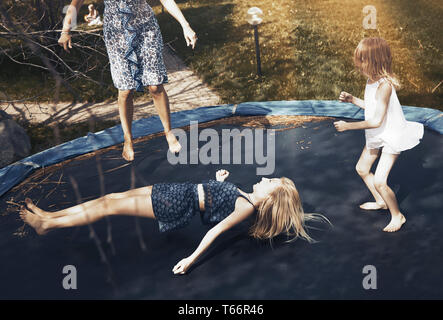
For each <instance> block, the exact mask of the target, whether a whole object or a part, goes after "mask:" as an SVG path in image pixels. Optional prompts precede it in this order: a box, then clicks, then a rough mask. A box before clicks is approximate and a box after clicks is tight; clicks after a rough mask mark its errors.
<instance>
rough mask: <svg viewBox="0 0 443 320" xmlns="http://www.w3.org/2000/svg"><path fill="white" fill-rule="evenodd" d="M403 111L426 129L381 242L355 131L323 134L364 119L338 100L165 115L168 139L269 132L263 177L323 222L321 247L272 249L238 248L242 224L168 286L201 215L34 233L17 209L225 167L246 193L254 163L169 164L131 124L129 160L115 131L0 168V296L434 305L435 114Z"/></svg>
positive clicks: (163, 147) (394, 182)
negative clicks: (73, 277)
mask: <svg viewBox="0 0 443 320" xmlns="http://www.w3.org/2000/svg"><path fill="white" fill-rule="evenodd" d="M404 111H405V115H406V118H407V119H408V120H414V121H420V122H422V123H424V124H425V127H426V129H425V135H424V138H423V140H422V142H421V143H420V144H419V145H418V146H417V147H416V148H414V149H412V150H409V151H406V152H404V153H402V155H401V156H400V159H399V160H398V161H397V163H396V164H395V166H394V168H393V169H392V171H391V174H390V180H389V184H390V186H392V188H393V189H394V191H395V192H396V195H397V199H398V202H399V205H400V208H401V210H402V212H404V214H405V216H406V218H407V222H406V224H405V225H404V226H403V227H402V229H401V230H400V231H399V232H396V233H392V234H391V233H385V232H382V229H383V227H384V226H386V224H387V223H388V222H389V218H390V216H389V214H388V212H387V211H384V210H380V211H375V212H368V211H363V210H361V209H359V207H358V205H359V204H361V203H362V202H365V201H368V200H369V199H370V194H369V191H368V190H367V189H366V187H365V185H364V183H363V182H362V181H361V179H360V177H359V176H358V174H357V173H356V172H355V164H356V162H357V160H358V157H359V155H360V153H361V150H362V148H363V145H364V133H363V131H347V132H343V133H338V132H336V130H335V128H334V126H333V121H336V120H337V119H350V118H351V119H362V118H363V113H362V112H361V110H359V109H358V108H356V107H354V106H351V105H349V104H343V103H339V102H336V101H281V102H262V103H260V102H251V103H242V104H239V105H236V106H234V105H222V106H214V107H204V108H199V109H195V110H190V111H183V112H179V113H174V114H172V115H171V118H172V124H173V126H174V127H176V128H177V127H184V126H186V125H189V123H190V121H191V120H198V121H199V130H202V129H204V128H211V129H214V130H216V132H218V133H219V135H220V136H221V132H222V130H224V129H229V130H233V129H239V130H240V131H241V130H243V129H245V128H251V130H252V131H254V132H255V131H256V130H258V129H260V130H262V129H266V130H264V135H265V138H267V135H273V138H274V141H275V151H276V152H275V169H274V172H273V173H272V175H271V176H272V177H281V176H286V177H288V178H290V179H292V180H293V181H294V182H295V184H296V186H297V188H298V189H299V192H300V195H301V199H302V201H303V206H304V209H305V211H306V212H317V213H322V214H323V215H325V216H326V217H327V218H328V219H330V221H331V223H332V224H333V226H332V227H330V226H328V225H326V224H318V223H317V224H312V225H311V226H312V227H314V228H312V229H309V233H310V235H311V236H312V237H313V238H314V239H316V240H317V241H318V242H317V243H314V244H309V243H308V242H306V241H303V240H297V241H294V242H291V243H285V240H286V237H285V236H279V237H277V239H275V240H274V241H273V243H272V245H271V244H270V243H269V242H267V241H264V242H260V241H256V240H254V239H252V238H250V237H248V236H247V230H248V226H249V224H248V222H249V221H246V222H243V223H242V224H240V225H238V226H236V227H235V228H233V229H232V230H229V231H228V232H226V233H225V234H223V235H222V236H220V237H219V238H218V239H217V240H216V241H215V243H213V245H212V246H211V247H210V248H209V250H208V252H207V253H206V254H204V255H203V256H202V257H201V258H200V260H199V261H198V262H197V263H196V264H195V265H194V266H193V267H192V268H191V270H190V271H189V273H188V274H187V275H184V276H177V275H174V274H173V273H172V267H173V266H174V265H175V263H177V262H178V261H179V260H180V259H182V258H184V257H186V256H188V255H189V254H190V253H192V251H193V250H194V249H195V248H196V246H197V245H198V243H199V242H200V240H201V238H202V237H203V235H204V234H205V233H206V231H207V230H208V227H206V226H204V225H202V224H201V222H200V221H199V217H197V216H196V217H195V218H194V220H193V221H192V222H191V224H190V225H189V226H187V227H186V228H184V229H181V230H178V231H174V232H170V233H163V234H162V233H160V232H159V231H158V226H157V223H156V222H155V221H153V220H150V219H136V218H133V217H128V216H117V217H111V218H109V219H103V220H101V221H99V222H96V223H94V224H93V225H92V228H91V227H88V226H84V227H78V228H70V229H60V230H55V231H52V232H50V233H48V234H47V235H45V236H38V235H36V234H35V232H34V230H32V229H31V228H30V227H28V226H24V225H23V222H22V221H21V220H20V219H19V216H18V211H17V206H18V205H19V204H23V202H24V198H25V197H29V198H31V199H33V200H34V202H35V203H38V205H39V206H41V207H42V208H43V209H47V210H49V211H53V210H57V209H63V208H65V207H68V206H71V205H74V204H76V203H77V202H78V201H87V200H90V199H92V198H96V197H99V196H100V195H101V194H102V193H111V192H121V191H126V190H128V189H130V188H131V187H140V186H144V185H147V184H155V183H158V182H173V181H174V182H182V181H192V182H200V181H203V180H207V179H209V178H212V179H213V178H214V177H215V172H216V171H217V170H218V169H221V168H223V169H227V170H228V171H229V172H230V176H229V178H228V181H230V182H233V183H235V184H237V185H238V186H239V187H240V188H241V189H242V190H245V191H251V190H252V185H253V184H254V183H256V182H257V181H258V180H259V179H261V178H260V177H258V176H257V174H256V173H257V168H259V167H263V165H260V164H257V163H255V162H254V163H252V164H245V163H244V159H243V160H242V161H243V163H242V164H233V163H232V161H231V164H207V165H203V164H177V165H171V164H170V163H169V162H168V159H167V144H166V142H165V140H164V137H163V136H162V135H161V134H159V133H156V132H159V131H160V130H161V124H160V123H159V119H158V117H152V118H149V119H142V120H140V121H138V122H136V123H134V134H135V136H136V137H137V136H138V137H140V138H139V139H137V141H136V143H135V144H134V149H135V161H133V162H132V163H129V164H128V163H127V162H126V161H124V160H123V159H122V158H121V148H122V146H121V145H119V143H121V140H119V139H120V137H121V136H122V135H121V128H120V127H115V128H112V129H109V130H108V131H106V130H105V131H104V132H100V133H97V134H90V135H88V136H87V137H84V138H80V139H77V140H76V141H72V142H69V143H67V144H64V145H62V146H59V147H56V148H53V149H50V150H47V151H46V152H43V153H41V154H37V155H34V156H32V157H30V158H27V159H24V160H22V161H20V162H18V163H16V164H13V165H11V166H9V167H6V168H3V169H1V170H0V179H1V181H2V185H1V190H0V194H2V195H1V198H0V212H1V213H2V215H1V216H0V221H1V222H2V223H1V224H0V261H1V263H0V284H1V290H0V298H1V299H14V298H19V299H24V298H25V299H53V298H56V299H115V298H117V299H223V300H225V299H228V300H232V299H252V300H254V299H265V300H271V299H283V300H287V299H442V298H443V277H442V275H441V269H442V266H443V240H442V238H441V232H442V230H443V216H442V214H443V196H442V195H443V139H442V136H441V134H442V133H443V116H442V112H440V111H437V110H433V109H425V108H414V107H404ZM146 128H149V130H151V131H149V130H147V129H146ZM268 129H274V131H271V130H268ZM186 133H187V134H188V135H189V130H186ZM143 136H144V137H143ZM204 143H205V142H204V141H200V142H199V147H201V146H202V145H204ZM222 144H223V141H221V140H220V141H219V150H220V152H222V150H223V146H222ZM112 145H113V146H112ZM79 146H81V147H79ZM105 147H106V148H105ZM237 147H240V148H243V149H242V150H241V151H240V152H241V153H242V154H247V153H250V152H254V151H255V150H254V144H241V145H240V146H237ZM188 148H189V146H188ZM232 148H235V146H232ZM231 150H232V149H231ZM189 151H190V152H192V150H189ZM237 151H238V150H237ZM82 153H85V154H83V155H81V154H82ZM232 153H233V152H231V156H232ZM68 158H69V159H68ZM66 265H73V266H75V267H76V270H77V277H78V289H77V290H65V289H63V286H62V281H63V278H64V276H65V274H63V273H62V269H63V267H64V266H66ZM368 265H372V266H374V267H375V268H376V272H377V289H376V290H365V289H364V287H363V285H362V281H363V278H364V277H365V276H366V274H364V273H363V268H364V267H365V266H368Z"/></svg>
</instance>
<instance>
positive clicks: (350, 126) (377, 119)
mask: <svg viewBox="0 0 443 320" xmlns="http://www.w3.org/2000/svg"><path fill="white" fill-rule="evenodd" d="M391 93H392V87H391V85H390V84H389V82H387V81H385V82H383V83H382V84H381V85H380V86H379V87H378V89H377V92H376V94H375V99H376V101H377V107H376V109H375V114H374V116H373V117H372V118H371V119H367V120H365V121H357V122H346V121H337V122H334V126H335V128H336V129H337V131H339V132H342V131H346V130H360V129H372V128H378V127H380V126H381V124H382V123H383V120H384V118H385V116H386V111H387V110H388V105H389V100H390V98H391Z"/></svg>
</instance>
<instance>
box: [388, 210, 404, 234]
mask: <svg viewBox="0 0 443 320" xmlns="http://www.w3.org/2000/svg"><path fill="white" fill-rule="evenodd" d="M405 222H406V218H405V216H404V215H402V214H401V213H400V214H397V215H395V216H392V217H391V222H389V224H388V225H387V226H386V227H385V228H384V229H383V231H385V232H395V231H398V230H400V228H401V226H402V225H403V224H404V223H405Z"/></svg>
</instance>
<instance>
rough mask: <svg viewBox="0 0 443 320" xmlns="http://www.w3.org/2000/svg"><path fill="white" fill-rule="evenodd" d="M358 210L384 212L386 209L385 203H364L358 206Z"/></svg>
mask: <svg viewBox="0 0 443 320" xmlns="http://www.w3.org/2000/svg"><path fill="white" fill-rule="evenodd" d="M360 208H361V209H363V210H380V209H384V210H386V209H387V208H388V207H387V206H386V203H384V202H383V203H378V202H365V203H363V204H361V205H360Z"/></svg>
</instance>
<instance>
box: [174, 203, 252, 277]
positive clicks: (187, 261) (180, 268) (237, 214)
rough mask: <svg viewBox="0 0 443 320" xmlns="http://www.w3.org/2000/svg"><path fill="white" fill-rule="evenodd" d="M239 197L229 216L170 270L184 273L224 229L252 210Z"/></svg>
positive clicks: (244, 217) (242, 218) (239, 220)
mask: <svg viewBox="0 0 443 320" xmlns="http://www.w3.org/2000/svg"><path fill="white" fill-rule="evenodd" d="M240 199H241V201H239V202H238V203H237V205H236V208H235V210H234V212H232V213H231V214H230V215H229V216H227V217H226V218H225V219H223V220H222V221H220V222H219V223H218V224H216V225H215V226H214V227H213V228H212V229H210V230H209V231H208V232H207V233H206V235H205V236H204V237H203V239H202V241H201V242H200V244H199V245H198V247H197V249H196V250H195V251H194V252H193V253H192V254H191V255H190V256H189V257H187V258H184V259H182V260H181V261H179V262H178V263H177V264H176V265H175V266H174V268H173V269H172V272H174V273H175V274H177V273H179V274H184V273H186V271H187V270H188V269H189V267H191V265H192V264H194V262H195V261H196V260H197V259H198V257H200V256H201V255H202V253H203V252H205V251H206V250H207V249H208V248H209V246H210V245H211V243H212V242H213V241H214V240H215V239H216V238H217V237H218V236H219V235H221V234H222V233H223V232H225V231H226V230H229V229H230V228H232V227H233V226H235V225H236V224H238V223H240V222H241V221H243V220H244V219H246V218H247V217H248V216H250V215H251V214H252V213H253V212H254V208H253V207H252V206H251V205H250V204H249V203H248V202H247V201H246V200H244V199H243V198H240Z"/></svg>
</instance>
